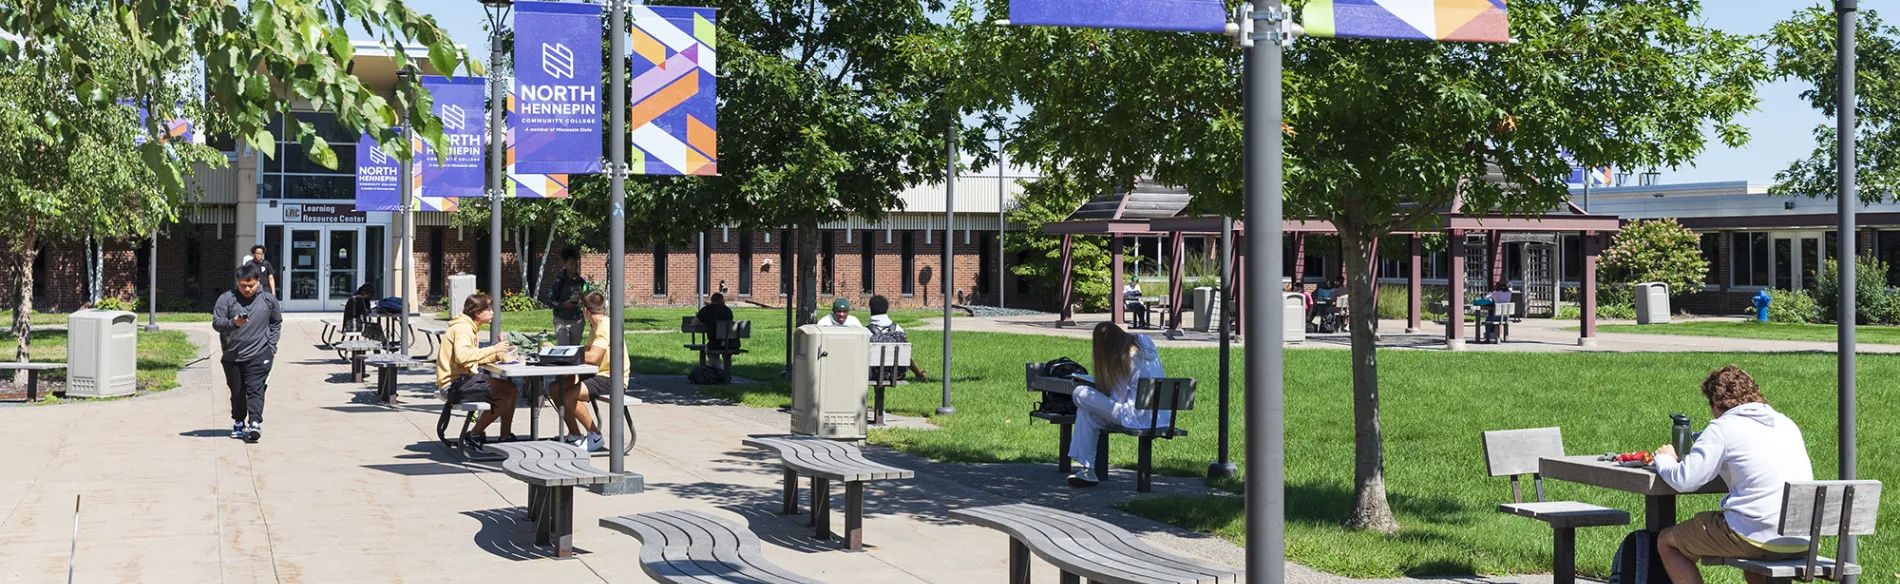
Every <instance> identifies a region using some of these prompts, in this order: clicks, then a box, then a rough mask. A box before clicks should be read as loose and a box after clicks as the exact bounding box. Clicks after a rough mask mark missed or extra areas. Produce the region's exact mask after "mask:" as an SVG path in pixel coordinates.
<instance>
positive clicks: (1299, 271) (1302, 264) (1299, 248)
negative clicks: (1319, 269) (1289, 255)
mask: <svg viewBox="0 0 1900 584" xmlns="http://www.w3.org/2000/svg"><path fill="white" fill-rule="evenodd" d="M1293 283H1294V284H1299V285H1300V290H1306V234H1305V233H1295V234H1293Z"/></svg>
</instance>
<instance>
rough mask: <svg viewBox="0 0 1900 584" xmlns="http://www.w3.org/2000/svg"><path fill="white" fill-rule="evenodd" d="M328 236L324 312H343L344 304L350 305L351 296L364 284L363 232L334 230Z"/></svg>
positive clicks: (325, 259) (325, 255) (325, 257)
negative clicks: (348, 303)
mask: <svg viewBox="0 0 1900 584" xmlns="http://www.w3.org/2000/svg"><path fill="white" fill-rule="evenodd" d="M325 236H326V237H325V239H326V240H327V242H326V245H325V249H327V250H328V253H326V254H324V261H325V262H326V265H325V266H324V272H325V274H326V276H325V278H326V280H327V286H326V289H325V290H324V297H323V309H324V310H327V311H337V310H343V304H344V303H345V302H348V301H349V298H350V294H352V293H355V292H356V287H357V286H358V285H360V284H362V282H363V271H362V265H363V246H362V243H361V241H360V240H361V239H362V232H361V231H358V230H355V229H340V228H332V229H330V230H329V231H328V232H327V233H326V234H325Z"/></svg>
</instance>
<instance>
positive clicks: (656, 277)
mask: <svg viewBox="0 0 1900 584" xmlns="http://www.w3.org/2000/svg"><path fill="white" fill-rule="evenodd" d="M653 297H654V298H665V297H666V242H664V241H661V242H657V243H654V244H653Z"/></svg>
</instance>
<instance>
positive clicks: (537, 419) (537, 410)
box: [482, 363, 600, 440]
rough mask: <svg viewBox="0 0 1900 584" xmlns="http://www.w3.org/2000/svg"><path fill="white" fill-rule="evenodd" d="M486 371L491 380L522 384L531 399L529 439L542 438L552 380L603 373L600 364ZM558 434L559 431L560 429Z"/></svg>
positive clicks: (494, 366) (497, 366) (504, 366)
mask: <svg viewBox="0 0 1900 584" xmlns="http://www.w3.org/2000/svg"><path fill="white" fill-rule="evenodd" d="M482 371H483V372H486V373H488V375H489V376H491V377H498V378H501V379H507V380H510V381H515V382H518V385H520V386H521V394H522V395H523V396H526V397H527V398H528V412H529V413H528V439H529V440H540V439H541V398H544V397H547V394H548V380H550V379H553V378H557V377H571V376H579V377H580V378H581V379H587V378H589V377H593V376H594V375H596V374H599V373H600V366H599V365H587V364H585V363H583V364H580V365H530V364H527V363H489V364H487V365H483V366H482ZM554 408H555V410H556V411H558V412H560V413H561V421H562V422H563V423H565V422H566V421H567V416H568V415H569V413H568V411H567V409H566V408H563V407H561V404H558V403H557V404H554ZM557 431H558V429H557Z"/></svg>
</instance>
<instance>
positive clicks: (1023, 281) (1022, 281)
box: [1016, 251, 1029, 294]
mask: <svg viewBox="0 0 1900 584" xmlns="http://www.w3.org/2000/svg"><path fill="white" fill-rule="evenodd" d="M1028 263H1029V252H1026V251H1019V252H1016V265H1018V266H1021V265H1024V264H1028ZM1016 293H1017V294H1028V293H1029V279H1028V278H1024V277H1022V276H1020V275H1019V276H1016Z"/></svg>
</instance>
